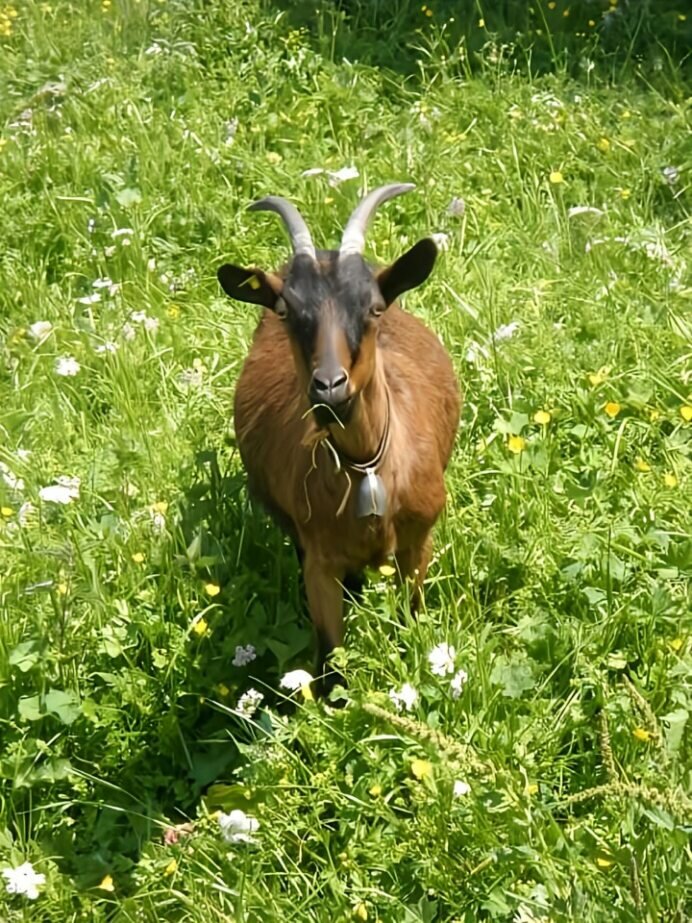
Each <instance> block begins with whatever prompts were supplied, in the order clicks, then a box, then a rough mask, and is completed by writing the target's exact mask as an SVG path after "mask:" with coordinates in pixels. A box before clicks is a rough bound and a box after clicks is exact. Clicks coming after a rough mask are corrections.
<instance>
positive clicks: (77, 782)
mask: <svg viewBox="0 0 692 923" xmlns="http://www.w3.org/2000/svg"><path fill="white" fill-rule="evenodd" d="M462 7H463V10H464V15H463V16H461V15H460V14H457V15H456V17H455V16H453V15H452V14H451V13H450V5H449V4H446V5H438V6H435V4H434V3H430V4H428V5H425V4H422V3H415V4H413V3H408V2H405V0H396V2H392V3H391V4H390V5H387V4H384V5H383V4H380V3H375V2H371V3H367V2H365V0H361V2H355V0H353V2H351V3H343V4H340V5H336V4H333V3H330V2H328V0H318V2H316V3H314V4H312V5H310V6H309V7H308V6H305V5H301V4H297V3H296V4H295V5H293V4H285V5H282V4H278V3H270V2H267V0H218V2H214V3H209V2H204V0H166V2H164V0H160V2H155V0H99V2H93V0H79V2H77V0H51V2H37V0H22V2H20V0H14V3H12V4H9V3H7V2H5V0H0V86H2V88H3V89H2V93H1V94H0V201H1V202H2V222H0V398H1V400H0V920H2V921H3V923H5V921H7V923H16V921H31V923H36V921H40V923H44V921H45V923H68V921H69V923H77V921H85V923H87V921H88V923H92V921H95V923H99V921H113V923H115V921H117V923H125V921H152V923H154V921H198V923H211V921H234V923H241V921H244V923H255V921H278V920H281V921H315V923H322V921H325V920H330V921H335V923H346V921H350V920H360V921H366V920H370V921H378V920H379V921H383V923H384V921H392V923H462V921H463V923H472V921H477V920H488V921H500V923H505V921H507V923H549V921H551V923H567V921H583V923H600V921H613V920H617V921H625V923H627V921H631V923H635V921H647V923H648V921H670V923H678V921H679V923H683V921H684V920H688V919H689V918H690V914H692V906H691V905H690V902H689V893H688V891H689V889H688V885H687V880H686V875H688V874H689V867H690V858H691V856H690V847H689V833H690V817H691V816H692V813H691V811H692V800H691V799H690V787H689V783H690V767H691V761H690V742H689V722H688V715H689V707H690V696H691V695H692V693H691V690H690V677H691V668H692V657H691V640H690V611H691V608H692V607H691V605H690V603H691V599H690V572H691V571H692V539H691V536H690V522H691V521H692V517H691V512H692V504H691V503H690V496H691V495H692V489H691V485H692V438H691V436H692V430H691V427H692V361H691V360H692V349H691V346H690V344H691V342H692V311H691V310H690V309H691V305H692V279H691V276H690V262H691V258H690V255H691V253H692V250H691V249H690V243H691V240H692V234H691V225H690V175H691V169H692V143H691V141H690V138H691V137H692V133H691V127H692V126H691V121H692V120H691V115H692V109H691V105H690V104H691V101H692V96H691V94H690V86H689V80H688V71H686V70H685V68H686V67H688V66H689V62H688V61H687V62H685V61H681V58H682V54H683V50H684V48H685V47H687V49H688V50H689V45H690V41H689V40H690V26H691V25H692V22H691V20H692V16H688V15H687V13H686V11H685V9H684V4H680V5H679V9H678V8H677V7H676V6H675V5H662V7H664V9H663V12H661V11H660V10H659V11H658V12H657V13H652V12H651V11H650V10H649V7H648V5H647V4H644V3H639V2H634V0H632V2H631V3H629V4H627V3H622V2H621V3H620V4H618V3H617V2H612V0H611V2H603V3H601V2H587V0H584V2H581V3H574V4H572V5H571V6H570V5H568V4H565V3H562V2H558V3H543V2H541V0H536V2H535V3H534V5H533V6H530V5H529V6H527V7H526V10H524V6H523V5H522V11H523V12H522V16H523V17H524V18H525V20H526V21H524V20H522V24H521V31H518V27H516V24H513V23H512V21H511V17H510V16H509V13H510V12H511V10H512V4H507V3H504V4H499V3H498V4H497V10H496V15H495V19H493V18H492V9H491V10H486V11H484V10H483V8H482V6H481V5H477V4H470V3H469V4H459V5H458V8H459V9H461V8H462ZM498 11H499V12H498ZM503 17H504V18H503ZM531 17H533V19H531ZM529 20H530V21H529ZM591 23H593V24H591ZM627 29H629V33H628V32H627ZM397 30H398V31H397ZM614 30H620V32H619V33H618V34H620V33H622V35H624V38H622V40H621V41H619V43H615V44H613V43H612V42H611V45H612V47H611V46H610V45H609V44H608V41H609V38H608V37H609V35H611V34H613V31H614ZM657 30H658V31H657ZM627 35H629V36H630V39H631V40H629V39H627ZM645 39H646V41H644V40H645ZM642 43H643V44H642ZM380 57H381V58H382V60H380ZM399 181H401V182H408V181H410V182H414V183H416V186H417V188H416V190H415V191H414V192H412V193H410V194H408V195H407V196H404V197H402V198H401V199H397V200H395V201H393V202H391V203H389V204H388V205H387V206H385V207H383V208H382V209H381V210H380V212H379V213H378V217H377V219H376V221H375V222H374V225H373V227H372V230H371V232H370V235H369V240H368V250H367V253H368V255H369V256H370V257H371V258H372V259H373V260H374V261H376V262H381V263H386V262H388V261H391V260H393V259H394V258H396V257H397V256H398V255H399V254H401V253H402V252H403V251H404V250H405V249H406V248H407V247H409V246H410V245H412V244H413V243H415V242H416V241H417V240H418V239H420V238H422V237H425V236H428V235H435V239H436V241H437V244H438V247H439V249H440V256H439V258H438V262H437V265H436V268H435V271H434V273H433V275H432V277H431V279H430V280H429V281H428V282H427V283H426V284H425V285H424V286H423V287H422V288H420V289H419V290H417V291H415V292H411V293H409V294H408V295H407V296H405V298H404V307H405V308H406V309H407V310H409V311H411V312H413V313H414V314H416V315H417V316H419V317H420V318H422V319H423V320H425V322H426V323H428V324H429V326H430V327H431V328H432V329H434V330H435V331H436V332H437V333H439V335H440V337H441V338H442V340H443V342H444V343H445V345H446V346H447V348H448V350H449V352H450V354H451V356H452V358H453V361H454V364H455V368H456V370H457V372H458V377H459V381H460V383H461V386H462V389H463V392H464V409H463V414H462V421H461V425H460V429H459V434H458V438H457V444H456V449H455V452H454V455H453V459H452V462H451V464H450V468H449V470H448V476H447V486H448V505H447V510H446V513H445V515H444V517H443V518H442V519H441V521H440V522H439V523H438V526H437V528H436V532H435V552H434V558H433V563H432V566H431V569H430V572H429V575H428V579H427V581H426V597H425V605H424V607H423V610H422V611H421V612H420V613H419V614H418V615H417V616H415V617H414V616H413V615H411V613H410V610H409V607H408V600H407V596H406V592H405V590H402V589H400V588H398V587H397V585H396V582H395V580H394V578H393V575H392V572H391V568H387V567H384V568H382V569H381V571H378V572H373V573H370V574H368V580H367V586H366V589H365V592H364V595H363V598H362V599H361V600H360V601H358V602H357V603H354V604H353V605H352V606H351V608H350V611H349V615H348V622H347V642H346V646H345V648H344V649H343V650H341V651H339V652H338V663H339V667H340V670H341V671H342V673H343V675H344V676H345V677H346V678H347V680H348V689H347V690H346V691H344V692H341V693H337V695H339V696H340V697H341V701H340V702H338V703H335V704H340V705H341V706H342V707H340V708H336V707H333V705H332V704H330V703H329V702H324V701H315V700H314V699H313V698H312V697H311V695H310V694H309V693H308V694H306V693H307V689H306V687H304V686H302V684H301V683H300V682H297V683H296V684H295V685H296V688H295V689H294V690H293V689H290V688H286V684H285V683H284V685H282V684H281V681H282V678H283V677H285V675H286V674H290V673H291V672H293V671H295V670H298V669H307V670H310V669H311V666H312V656H313V643H312V635H311V628H310V624H309V621H308V618H307V614H306V611H305V607H304V603H303V600H302V595H301V594H302V589H301V584H300V580H299V573H298V567H297V561H296V558H295V554H294V552H293V549H292V548H291V547H290V545H289V544H288V543H287V542H286V541H285V540H284V538H283V537H282V535H281V534H280V533H279V532H278V531H277V529H276V528H275V527H274V526H272V525H271V524H270V523H269V521H268V520H267V519H266V518H265V517H264V516H263V514H262V512H261V511H260V510H259V509H255V508H253V507H252V505H251V504H250V502H249V499H248V496H247V492H246V488H245V481H244V475H243V471H242V467H241V465H240V462H239V459H238V455H237V452H236V451H235V447H234V433H233V425H232V418H231V408H232V402H233V391H234V385H235V381H236V379H237V376H238V373H239V370H240V367H241V365H242V362H243V359H244V356H245V355H246V354H247V351H248V348H249V344H250V342H251V338H252V333H253V329H254V326H255V324H256V321H257V311H256V310H255V309H254V308H252V307H251V306H249V305H239V304H237V303H234V302H231V301H230V300H228V299H227V298H226V297H225V296H224V295H223V293H222V292H221V291H220V288H219V286H218V283H217V281H216V276H215V273H216V269H217V267H218V266H219V265H220V264H221V263H223V262H226V261H233V262H238V263H240V264H245V265H258V266H261V267H263V268H266V269H270V268H271V267H273V266H276V265H279V264H280V263H281V262H282V261H283V260H284V259H285V257H286V254H287V252H288V249H287V244H286V239H285V236H284V234H283V231H282V229H281V226H280V222H278V220H276V219H275V218H274V217H272V216H265V215H260V214H256V213H248V212H247V206H248V204H249V203H250V202H252V201H253V200H254V199H256V198H259V197H260V196H262V195H266V194H278V195H284V196H286V197H287V198H289V199H291V200H292V201H294V202H296V203H297V204H298V205H299V206H300V208H301V210H302V212H303V214H304V215H305V217H306V219H307V220H308V222H309V224H310V226H311V228H312V230H313V234H314V237H315V240H316V243H317V244H318V246H319V245H327V246H328V245H334V244H335V243H336V242H337V241H338V240H339V236H340V233H341V229H342V227H343V223H344V221H345V220H346V219H347V217H348V215H349V214H350V212H351V210H352V209H353V207H354V206H355V204H356V202H357V201H358V198H359V196H360V194H362V192H363V191H366V190H368V189H371V188H373V187H374V186H376V185H379V184H383V183H388V182H399ZM420 361H421V363H423V364H424V363H425V361H426V360H425V356H424V355H422V356H421V357H420ZM26 863H29V864H30V865H29V866H28V867H27V866H26V865H25V864H26ZM22 868H23V871H20V872H18V871H17V869H22ZM22 876H23V877H22Z"/></svg>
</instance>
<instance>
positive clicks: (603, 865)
mask: <svg viewBox="0 0 692 923" xmlns="http://www.w3.org/2000/svg"><path fill="white" fill-rule="evenodd" d="M612 864H613V860H612V859H604V858H603V857H602V856H599V857H598V859H596V865H597V866H598V867H599V869H609V868H610V866H611V865H612Z"/></svg>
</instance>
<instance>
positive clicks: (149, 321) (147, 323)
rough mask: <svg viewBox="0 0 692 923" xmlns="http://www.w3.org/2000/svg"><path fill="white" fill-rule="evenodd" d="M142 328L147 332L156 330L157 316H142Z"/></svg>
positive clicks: (157, 327) (157, 325) (157, 326)
mask: <svg viewBox="0 0 692 923" xmlns="http://www.w3.org/2000/svg"><path fill="white" fill-rule="evenodd" d="M144 329H145V330H148V331H149V333H156V331H157V330H158V329H159V319H158V317H145V318H144Z"/></svg>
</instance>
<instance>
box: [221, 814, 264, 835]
mask: <svg viewBox="0 0 692 923" xmlns="http://www.w3.org/2000/svg"><path fill="white" fill-rule="evenodd" d="M219 827H221V835H222V836H223V838H224V840H225V841H226V842H227V843H254V842H255V839H254V838H253V837H252V834H253V833H256V832H257V831H258V830H259V821H258V820H257V818H255V817H251V816H250V815H249V814H246V813H245V811H240V810H234V811H231V813H230V814H224V813H223V811H221V812H219Z"/></svg>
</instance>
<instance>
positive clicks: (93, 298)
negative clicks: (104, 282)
mask: <svg viewBox="0 0 692 923" xmlns="http://www.w3.org/2000/svg"><path fill="white" fill-rule="evenodd" d="M100 300H101V296H100V295H99V293H98V292H92V293H91V295H85V296H84V297H83V298H78V299H77V303H78V304H98V303H99V301H100Z"/></svg>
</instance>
